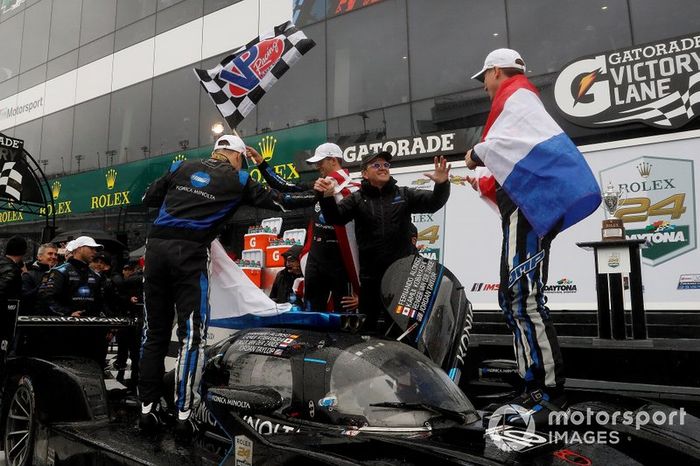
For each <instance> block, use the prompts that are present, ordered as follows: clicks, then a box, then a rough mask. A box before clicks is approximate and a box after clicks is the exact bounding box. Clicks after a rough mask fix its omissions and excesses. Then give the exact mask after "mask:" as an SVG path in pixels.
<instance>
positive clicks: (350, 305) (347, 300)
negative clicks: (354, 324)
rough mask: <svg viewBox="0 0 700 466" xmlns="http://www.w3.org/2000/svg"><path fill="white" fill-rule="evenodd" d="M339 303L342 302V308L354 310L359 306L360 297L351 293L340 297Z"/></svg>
mask: <svg viewBox="0 0 700 466" xmlns="http://www.w3.org/2000/svg"><path fill="white" fill-rule="evenodd" d="M340 303H341V304H342V306H343V309H344V310H346V311H354V310H356V309H357V308H358V307H359V306H360V298H359V297H358V296H357V295H356V294H355V293H353V294H352V295H350V296H343V297H342V298H340Z"/></svg>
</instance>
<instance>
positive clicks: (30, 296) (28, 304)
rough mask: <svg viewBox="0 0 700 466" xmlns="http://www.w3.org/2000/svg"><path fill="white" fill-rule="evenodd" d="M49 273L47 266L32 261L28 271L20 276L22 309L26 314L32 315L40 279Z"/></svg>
mask: <svg viewBox="0 0 700 466" xmlns="http://www.w3.org/2000/svg"><path fill="white" fill-rule="evenodd" d="M48 271H49V266H48V265H46V264H42V263H41V262H39V261H34V263H33V264H32V265H30V266H29V268H28V270H27V271H26V272H24V273H23V274H22V309H23V310H24V311H25V312H26V313H29V314H31V313H33V310H34V306H36V299H37V296H38V294H39V287H40V286H41V279H42V278H44V274H45V273H46V272H48Z"/></svg>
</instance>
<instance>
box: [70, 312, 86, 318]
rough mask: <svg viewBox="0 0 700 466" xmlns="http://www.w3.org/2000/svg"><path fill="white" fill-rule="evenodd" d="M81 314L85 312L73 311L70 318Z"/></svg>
mask: <svg viewBox="0 0 700 466" xmlns="http://www.w3.org/2000/svg"><path fill="white" fill-rule="evenodd" d="M83 312H85V311H73V312H72V313H71V315H70V316H71V317H80V316H82V315H83Z"/></svg>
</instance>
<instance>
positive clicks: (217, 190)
mask: <svg viewBox="0 0 700 466" xmlns="http://www.w3.org/2000/svg"><path fill="white" fill-rule="evenodd" d="M314 202H315V196H313V195H311V194H304V193H301V194H282V193H280V192H279V191H276V190H274V189H267V188H265V187H264V186H262V185H261V184H259V183H257V182H256V181H254V180H252V179H251V178H250V176H249V175H248V173H247V172H245V171H236V170H235V169H234V168H233V166H232V165H231V164H230V163H228V162H227V161H220V160H216V159H204V160H188V161H185V162H175V163H173V164H172V166H171V167H170V171H169V172H168V173H167V174H166V175H164V176H163V177H161V178H159V179H158V180H156V181H154V182H153V184H151V186H149V187H148V190H147V191H146V194H144V197H143V203H144V204H145V205H147V206H149V207H159V208H160V211H159V212H158V217H157V218H156V220H155V221H154V222H153V225H152V227H151V231H150V232H149V237H152V238H160V239H183V240H189V241H195V242H199V243H201V244H209V243H211V242H212V240H214V238H216V236H217V234H218V233H219V229H220V228H221V227H222V226H223V224H224V223H225V222H226V220H228V219H229V218H230V217H231V216H232V215H233V214H234V213H235V212H236V210H237V208H238V207H239V206H240V205H241V204H247V205H252V206H257V207H263V208H268V209H275V210H281V209H282V208H294V207H302V206H309V205H313V204H314Z"/></svg>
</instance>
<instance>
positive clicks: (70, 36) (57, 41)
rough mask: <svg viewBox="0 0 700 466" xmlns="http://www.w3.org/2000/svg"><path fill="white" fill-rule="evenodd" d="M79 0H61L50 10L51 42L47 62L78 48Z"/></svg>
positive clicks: (80, 4)
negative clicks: (77, 19)
mask: <svg viewBox="0 0 700 466" xmlns="http://www.w3.org/2000/svg"><path fill="white" fill-rule="evenodd" d="M81 6H82V1H81V0H61V1H60V2H58V1H57V2H54V8H52V9H51V40H50V41H49V60H51V59H52V58H56V57H58V56H59V55H63V54H64V53H66V52H68V51H70V50H73V49H76V48H78V45H79V44H80V21H76V18H80V10H81Z"/></svg>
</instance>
